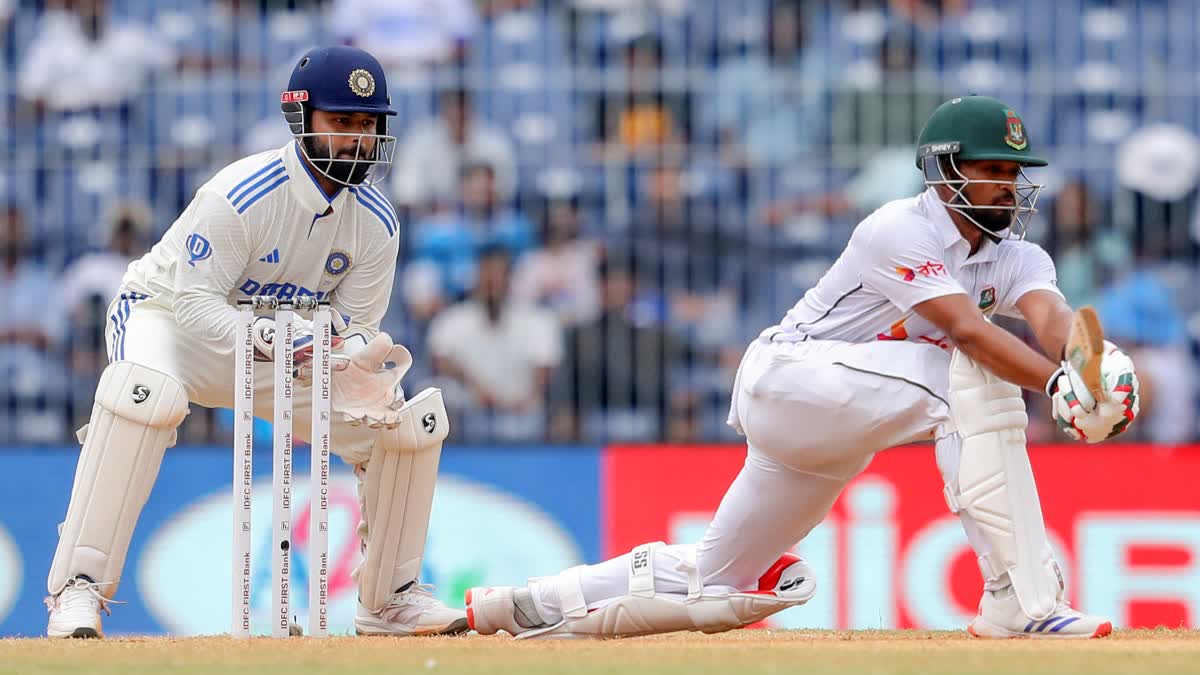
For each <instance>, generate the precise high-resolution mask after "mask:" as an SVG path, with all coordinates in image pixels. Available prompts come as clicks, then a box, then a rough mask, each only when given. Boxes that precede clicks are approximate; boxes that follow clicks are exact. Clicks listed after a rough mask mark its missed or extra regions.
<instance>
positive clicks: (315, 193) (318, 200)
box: [283, 141, 342, 213]
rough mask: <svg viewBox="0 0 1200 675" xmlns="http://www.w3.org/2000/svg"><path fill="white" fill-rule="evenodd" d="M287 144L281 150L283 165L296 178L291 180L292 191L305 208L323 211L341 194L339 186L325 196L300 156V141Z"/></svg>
mask: <svg viewBox="0 0 1200 675" xmlns="http://www.w3.org/2000/svg"><path fill="white" fill-rule="evenodd" d="M289 145H290V146H291V147H288V148H284V151H283V165H284V166H286V167H287V172H288V175H289V176H292V177H293V178H295V179H296V180H295V181H293V182H292V185H293V186H294V187H293V188H292V190H293V193H294V194H295V195H296V198H297V199H299V200H300V203H301V204H302V205H303V206H304V207H305V208H306V209H309V210H310V211H312V212H313V213H325V212H326V211H327V210H328V209H329V205H330V204H332V203H333V202H334V200H336V199H337V198H338V197H340V196H341V194H342V190H341V189H340V188H339V189H338V191H337V192H335V193H333V196H332V197H328V198H327V197H326V196H325V191H324V190H322V189H321V184H320V183H318V182H317V177H316V176H314V175H313V173H312V170H310V169H309V168H308V165H307V164H305V163H304V159H303V158H301V156H300V142H299V141H292V142H291V143H290V144H289Z"/></svg>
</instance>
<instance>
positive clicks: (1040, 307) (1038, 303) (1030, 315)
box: [1017, 291, 1074, 360]
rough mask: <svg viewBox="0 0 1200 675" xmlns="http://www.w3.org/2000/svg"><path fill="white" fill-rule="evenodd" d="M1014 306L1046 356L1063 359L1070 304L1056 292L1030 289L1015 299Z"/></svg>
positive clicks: (1071, 312) (1069, 330) (1071, 315)
mask: <svg viewBox="0 0 1200 675" xmlns="http://www.w3.org/2000/svg"><path fill="white" fill-rule="evenodd" d="M1017 309H1018V310H1019V311H1020V312H1021V315H1022V316H1024V317H1025V321H1026V323H1028V324H1029V328H1030V330H1032V331H1033V334H1034V335H1035V336H1036V337H1037V341H1038V344H1039V345H1041V347H1042V351H1044V352H1045V353H1046V356H1048V357H1050V358H1051V359H1055V360H1058V359H1062V358H1063V351H1064V349H1065V348H1066V346H1067V338H1068V337H1069V336H1070V334H1071V321H1072V318H1073V316H1074V312H1073V311H1072V310H1071V307H1070V305H1068V304H1067V303H1066V301H1065V300H1063V299H1062V298H1061V297H1060V296H1059V295H1057V294H1055V293H1051V292H1049V291H1033V292H1031V293H1026V294H1025V295H1024V296H1022V297H1021V299H1020V300H1018V301H1017Z"/></svg>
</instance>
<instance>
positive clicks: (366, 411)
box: [330, 333, 413, 429]
mask: <svg viewBox="0 0 1200 675" xmlns="http://www.w3.org/2000/svg"><path fill="white" fill-rule="evenodd" d="M336 356H337V357H336V358H335V359H334V361H333V382H332V384H331V385H330V388H331V391H330V394H331V396H332V399H333V400H332V402H331V407H332V408H333V410H334V411H335V412H338V413H341V415H342V419H343V420H344V421H346V422H349V423H350V425H351V426H358V425H360V424H366V425H367V426H369V427H371V428H372V429H377V428H379V427H387V428H389V429H390V428H393V427H395V426H396V425H397V424H399V423H400V412H399V410H400V408H401V407H402V406H403V405H404V389H403V388H402V387H401V386H400V380H401V379H402V378H403V377H404V374H405V373H407V372H408V369H409V368H410V367H412V362H413V361H412V354H410V353H409V351H408V350H407V349H405V348H404V346H403V345H398V344H393V343H392V338H391V337H390V336H389V335H388V334H387V333H380V334H379V335H376V336H375V338H374V339H373V340H371V341H370V342H368V343H367V345H366V346H365V347H363V348H362V349H359V350H357V351H355V352H354V353H352V354H349V355H344V354H339V355H336Z"/></svg>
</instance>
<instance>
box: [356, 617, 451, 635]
mask: <svg viewBox="0 0 1200 675" xmlns="http://www.w3.org/2000/svg"><path fill="white" fill-rule="evenodd" d="M469 630H471V628H470V625H469V623H468V620H467V619H455V620H454V621H453V622H451V623H450V625H448V626H446V627H445V628H441V629H438V630H427V631H413V632H411V633H391V632H387V631H380V632H371V631H364V630H363V629H361V628H355V629H354V634H355V635H361V636H363V637H428V636H431V635H461V634H463V633H465V632H467V631H469Z"/></svg>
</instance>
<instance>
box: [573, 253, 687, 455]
mask: <svg viewBox="0 0 1200 675" xmlns="http://www.w3.org/2000/svg"><path fill="white" fill-rule="evenodd" d="M592 269H593V270H597V268H596V267H593V268H592ZM598 274H599V277H600V288H601V292H600V315H599V316H598V317H596V318H595V319H593V320H591V321H588V322H587V323H582V324H579V325H578V326H575V327H574V328H572V329H571V330H570V331H569V332H568V333H567V336H566V351H565V358H564V359H563V366H562V368H561V369H559V372H558V373H557V375H556V377H555V381H554V388H553V390H552V391H553V395H552V396H551V400H552V401H553V402H554V406H555V408H554V410H553V417H552V425H551V429H552V436H553V437H554V438H555V439H556V440H563V441H566V440H584V441H591V442H604V441H634V440H637V441H650V440H659V439H661V438H662V437H663V431H664V430H663V422H664V420H665V419H666V417H667V403H666V402H667V382H668V377H669V375H670V373H671V372H672V371H673V370H674V369H676V368H678V367H679V365H680V363H681V361H682V357H683V351H684V350H683V346H682V345H681V344H680V343H679V341H677V340H676V339H675V338H674V337H672V336H671V335H669V334H668V333H667V332H666V331H664V330H663V329H662V328H661V327H659V326H655V325H652V324H646V323H644V322H641V321H638V320H637V317H636V314H635V308H634V303H633V300H634V292H635V281H634V278H633V275H632V274H631V273H630V269H629V267H628V266H627V264H626V262H625V261H619V260H614V261H607V260H606V261H603V262H602V263H601V264H600V266H599V268H598Z"/></svg>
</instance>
